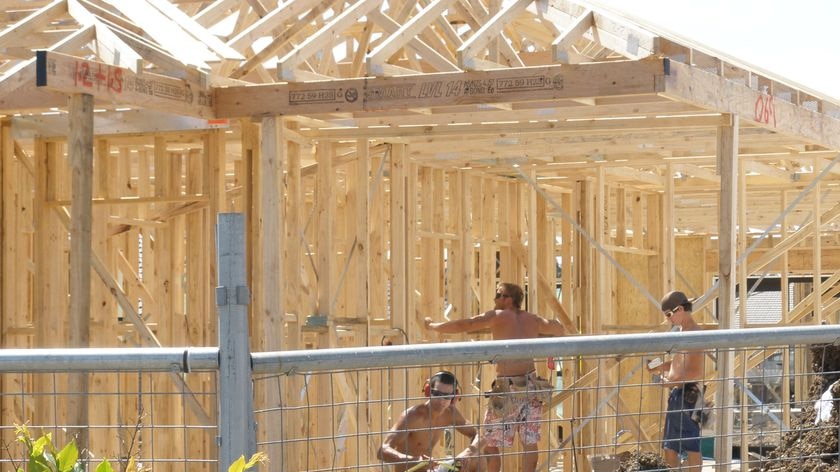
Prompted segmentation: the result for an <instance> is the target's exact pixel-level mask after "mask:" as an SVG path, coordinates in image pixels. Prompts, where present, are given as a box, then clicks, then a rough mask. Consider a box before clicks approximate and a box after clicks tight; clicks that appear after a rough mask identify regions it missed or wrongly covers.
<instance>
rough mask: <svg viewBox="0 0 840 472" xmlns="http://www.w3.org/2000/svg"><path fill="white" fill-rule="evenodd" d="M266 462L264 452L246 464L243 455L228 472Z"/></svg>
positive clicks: (241, 470)
mask: <svg viewBox="0 0 840 472" xmlns="http://www.w3.org/2000/svg"><path fill="white" fill-rule="evenodd" d="M266 462H268V456H267V455H266V454H265V453H264V452H257V453H255V454H254V455H253V456H251V458H250V459H248V462H245V455H241V456H239V459H237V460H236V462H234V463H233V464H231V465H230V467H228V472H243V471H245V470H248V469H250V468H252V467H254V466H255V465H257V464H263V463H266ZM97 472H98V471H97Z"/></svg>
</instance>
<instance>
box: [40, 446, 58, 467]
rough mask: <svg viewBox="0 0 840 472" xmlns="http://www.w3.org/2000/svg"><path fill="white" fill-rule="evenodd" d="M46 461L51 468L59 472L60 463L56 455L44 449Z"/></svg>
mask: <svg viewBox="0 0 840 472" xmlns="http://www.w3.org/2000/svg"><path fill="white" fill-rule="evenodd" d="M43 457H44V461H45V462H46V463H47V465H48V466H49V468H50V469H49V470H51V471H53V472H58V464H56V462H55V456H54V455H53V454H52V452H50V451H44V455H43Z"/></svg>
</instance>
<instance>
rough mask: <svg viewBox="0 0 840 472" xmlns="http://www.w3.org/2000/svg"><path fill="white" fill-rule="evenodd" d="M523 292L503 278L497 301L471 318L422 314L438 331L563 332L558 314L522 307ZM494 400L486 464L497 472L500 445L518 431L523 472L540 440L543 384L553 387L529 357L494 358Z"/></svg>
mask: <svg viewBox="0 0 840 472" xmlns="http://www.w3.org/2000/svg"><path fill="white" fill-rule="evenodd" d="M524 298H525V294H524V292H523V291H522V287H520V286H519V285H516V284H513V283H501V284H499V286H498V287H497V288H496V297H495V307H494V308H493V309H492V310H490V311H488V312H486V313H482V314H480V315H477V316H473V317H472V318H466V319H460V320H452V321H446V322H433V321H432V319H431V318H426V320H425V324H426V328H427V329H430V330H432V331H437V332H439V333H448V334H453V333H464V332H469V331H478V330H482V329H489V330H490V333H491V334H492V335H493V339H494V340H502V339H532V338H537V337H540V336H563V335H564V334H566V332H565V329H564V328H563V325H562V324H561V323H560V322H559V321H557V320H547V319H545V318H543V317H541V316H538V315H535V314H533V313H529V312H527V311H525V310H522V308H521V307H522V301H523V300H524ZM494 386H495V387H494V392H496V391H497V390H498V391H499V392H504V393H498V394H497V395H498V396H496V397H494V401H491V402H488V403H489V404H488V407H487V412H486V414H485V417H484V423H485V429H484V431H483V433H482V439H483V440H485V441H486V447H485V448H484V452H485V454H487V470H488V471H489V472H499V470H501V465H502V461H501V458H500V457H499V447H511V446H512V445H513V437H514V435H515V433H516V432H517V431H518V432H519V441H520V442H521V443H522V449H523V452H524V453H523V457H522V468H521V469H520V470H522V471H523V472H533V471H534V469H536V466H537V459H538V457H537V445H538V444H539V441H540V424H541V420H542V413H543V406H544V405H543V402H542V398H543V397H544V394H545V390H548V389H550V388H551V387H550V386H549V385H547V382H546V381H545V380H544V379H540V378H538V377H537V375H536V369H535V367H534V360H533V359H522V360H513V361H498V363H497V364H496V381H495V382H494Z"/></svg>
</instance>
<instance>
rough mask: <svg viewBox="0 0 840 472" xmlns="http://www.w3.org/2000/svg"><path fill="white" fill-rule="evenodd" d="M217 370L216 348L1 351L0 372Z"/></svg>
mask: <svg viewBox="0 0 840 472" xmlns="http://www.w3.org/2000/svg"><path fill="white" fill-rule="evenodd" d="M218 369H219V348H217V347H164V348H87V349H0V372H2V373H12V372H127V371H143V372H184V373H187V372H197V371H214V370H218Z"/></svg>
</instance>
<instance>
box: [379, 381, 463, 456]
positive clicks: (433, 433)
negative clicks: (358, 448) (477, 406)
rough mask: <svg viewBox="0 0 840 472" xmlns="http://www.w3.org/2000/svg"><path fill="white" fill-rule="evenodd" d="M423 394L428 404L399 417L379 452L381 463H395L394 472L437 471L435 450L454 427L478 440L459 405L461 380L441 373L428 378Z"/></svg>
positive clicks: (423, 404)
mask: <svg viewBox="0 0 840 472" xmlns="http://www.w3.org/2000/svg"><path fill="white" fill-rule="evenodd" d="M423 394H424V395H425V396H426V397H427V399H426V401H425V402H423V403H421V404H419V405H415V406H412V407H411V408H409V409H407V410H405V411H404V412H403V413H402V415H400V418H399V419H398V420H397V422H396V424H394V426H393V427H392V428H391V430H390V431H389V432H388V434H387V435H386V436H385V441H384V442H383V443H382V446H380V447H379V451H377V453H376V457H377V458H379V459H380V460H382V461H384V462H388V463H391V464H393V465H394V471H395V472H404V471H408V470H412V471H416V470H438V469H436V468H435V467H436V465H437V464H436V461H435V460H433V459H432V449H434V447H435V445H436V444H437V443H438V442H439V441H440V438H441V436H442V435H443V431H444V430H445V429H446V428H449V427H452V426H454V427H455V429H457V430H458V432H460V433H461V434H463V435H464V436H467V437H469V438H470V439H474V438H475V437H476V433H477V431H476V429H475V427H473V426H467V421H466V420H465V419H464V416H463V415H462V414H461V412H460V411H459V410H458V408H457V406H456V402H457V397H456V395H457V394H458V380H457V379H456V378H455V375H454V374H452V372H449V371H446V370H442V371H440V372H437V373H435V374H434V375H432V376H431V377H429V380H428V381H426V385H425V386H424V387H423ZM457 470H464V469H457Z"/></svg>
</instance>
